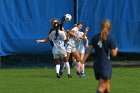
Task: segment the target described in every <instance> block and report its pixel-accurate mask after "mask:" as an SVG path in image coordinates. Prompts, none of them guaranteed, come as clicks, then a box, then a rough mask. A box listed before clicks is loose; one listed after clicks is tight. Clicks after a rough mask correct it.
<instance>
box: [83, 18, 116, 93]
mask: <svg viewBox="0 0 140 93" xmlns="http://www.w3.org/2000/svg"><path fill="white" fill-rule="evenodd" d="M110 28H111V23H110V20H108V19H107V20H104V21H103V22H102V24H101V32H100V33H99V34H97V35H95V36H93V38H92V40H91V43H90V45H89V48H88V52H87V53H86V55H85V56H84V59H83V60H82V62H85V60H86V59H87V58H88V56H89V55H90V53H91V51H92V48H94V49H95V57H94V64H93V69H94V73H95V78H96V79H97V80H98V88H97V92H96V93H110V79H111V75H112V65H111V60H110V54H111V55H112V56H113V57H115V56H116V55H117V51H118V48H117V47H116V45H115V43H114V41H113V40H112V38H111V36H110V35H109V32H110Z"/></svg>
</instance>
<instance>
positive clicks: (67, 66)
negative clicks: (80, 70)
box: [65, 62, 70, 74]
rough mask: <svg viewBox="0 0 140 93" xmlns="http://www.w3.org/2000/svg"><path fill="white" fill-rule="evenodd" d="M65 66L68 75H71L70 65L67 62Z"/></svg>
mask: <svg viewBox="0 0 140 93" xmlns="http://www.w3.org/2000/svg"><path fill="white" fill-rule="evenodd" d="M65 66H66V70H67V74H70V65H69V62H65Z"/></svg>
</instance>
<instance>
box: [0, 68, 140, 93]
mask: <svg viewBox="0 0 140 93" xmlns="http://www.w3.org/2000/svg"><path fill="white" fill-rule="evenodd" d="M71 73H72V75H73V78H67V76H66V72H64V74H63V77H62V78H61V79H58V78H56V76H55V69H47V68H46V69H2V70H0V93H96V89H97V84H98V82H97V81H96V80H95V79H94V73H93V70H92V69H91V68H90V69H86V77H83V78H78V77H77V76H76V74H75V72H74V70H73V69H72V70H71ZM111 93H140V68H113V76H112V79H111Z"/></svg>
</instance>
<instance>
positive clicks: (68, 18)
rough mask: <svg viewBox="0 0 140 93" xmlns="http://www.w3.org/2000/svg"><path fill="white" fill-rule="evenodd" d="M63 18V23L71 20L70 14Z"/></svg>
mask: <svg viewBox="0 0 140 93" xmlns="http://www.w3.org/2000/svg"><path fill="white" fill-rule="evenodd" d="M64 17H65V21H71V19H72V16H71V15H70V14H65V15H64Z"/></svg>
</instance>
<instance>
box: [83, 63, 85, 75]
mask: <svg viewBox="0 0 140 93" xmlns="http://www.w3.org/2000/svg"><path fill="white" fill-rule="evenodd" d="M82 70H83V71H82V73H85V64H83V69H82Z"/></svg>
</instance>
